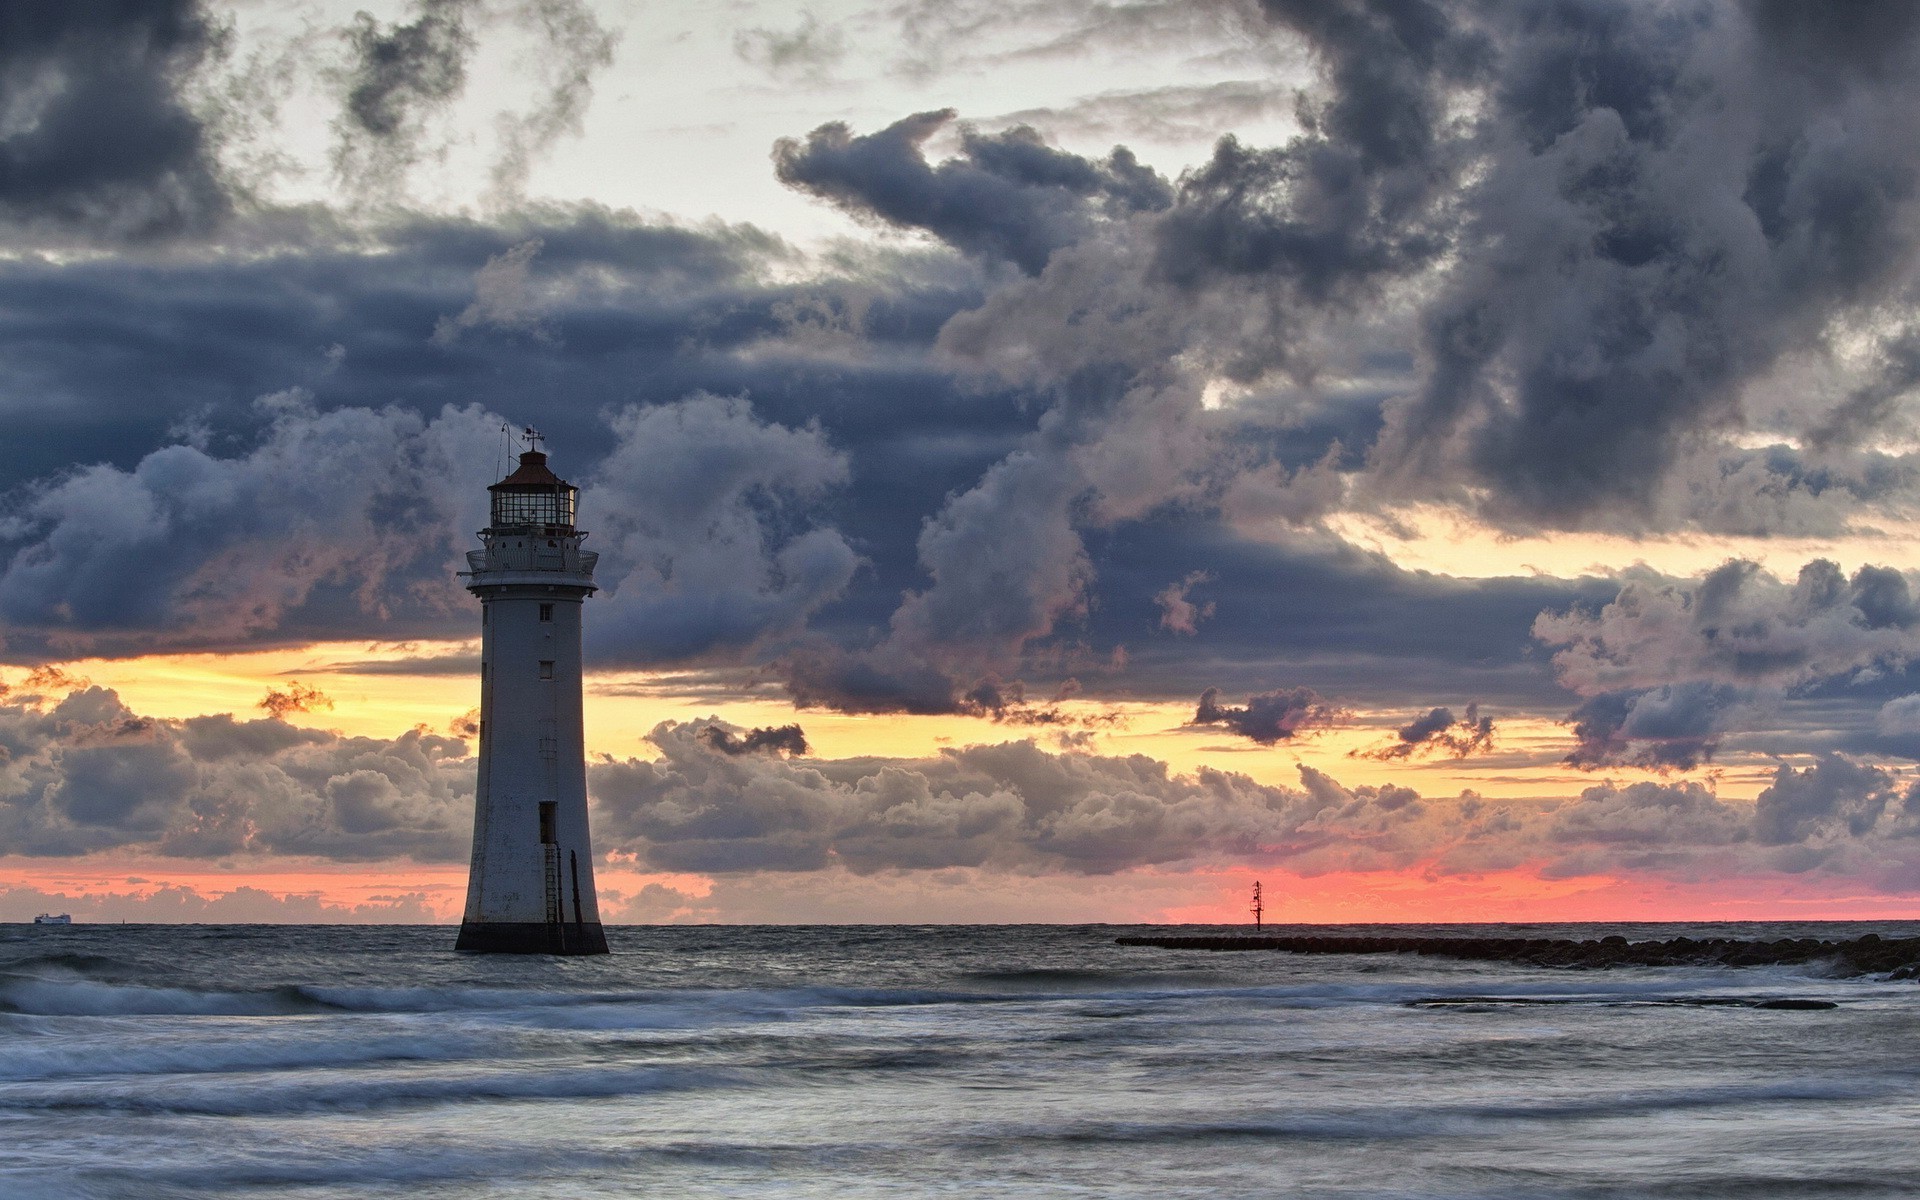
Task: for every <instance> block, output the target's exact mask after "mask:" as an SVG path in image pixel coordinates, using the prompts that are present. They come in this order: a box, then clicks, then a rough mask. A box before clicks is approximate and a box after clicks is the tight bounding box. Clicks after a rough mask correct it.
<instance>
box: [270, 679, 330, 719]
mask: <svg viewBox="0 0 1920 1200" xmlns="http://www.w3.org/2000/svg"><path fill="white" fill-rule="evenodd" d="M259 707H260V708H264V709H266V710H267V715H268V716H270V717H279V718H281V719H283V720H284V719H285V718H286V717H288V716H289V715H291V714H293V713H310V712H319V711H320V710H321V709H326V708H332V707H333V698H332V697H330V696H328V695H327V694H326V693H325V692H323V691H321V690H320V689H319V688H316V687H308V686H307V685H306V684H304V683H301V682H300V681H299V680H297V679H296V680H294V681H293V682H292V683H289V684H288V685H287V686H286V689H285V690H284V691H283V690H282V689H280V688H268V689H267V694H266V695H265V696H264V697H262V698H261V700H260V704H259Z"/></svg>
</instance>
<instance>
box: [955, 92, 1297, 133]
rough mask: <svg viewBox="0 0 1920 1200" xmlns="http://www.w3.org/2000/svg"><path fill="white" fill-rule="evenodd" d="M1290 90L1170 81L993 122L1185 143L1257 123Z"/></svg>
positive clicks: (1281, 105)
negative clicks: (1169, 83)
mask: <svg viewBox="0 0 1920 1200" xmlns="http://www.w3.org/2000/svg"><path fill="white" fill-rule="evenodd" d="M1293 101H1294V92H1293V90H1292V89H1290V88H1286V87H1283V86H1281V85H1279V84H1277V83H1273V82H1268V81H1265V80H1251V79H1248V80H1231V81H1228V82H1224V83H1209V84H1202V85H1197V86H1182V85H1172V86H1167V87H1157V88H1147V89H1145V90H1140V91H1111V92H1101V93H1099V94H1097V95H1093V96H1086V97H1082V98H1081V99H1078V100H1075V101H1073V102H1072V103H1071V104H1066V105H1062V106H1060V107H1057V108H1028V109H1021V110H1019V111H1018V112H1010V113H1006V114H1003V115H1001V116H999V117H996V118H994V120H993V121H992V122H991V123H992V124H996V125H1000V124H1005V125H1032V126H1036V127H1038V128H1042V129H1046V130H1048V131H1050V132H1053V133H1055V134H1063V133H1064V134H1078V135H1081V136H1085V137H1114V136H1119V135H1127V136H1132V137H1135V138H1139V139H1141V140H1144V141H1184V140H1187V139H1191V138H1198V137H1215V136H1218V134H1219V132H1220V130H1221V129H1222V128H1223V127H1226V128H1231V127H1232V126H1233V124H1234V123H1235V122H1238V121H1256V120H1263V119H1267V118H1270V117H1271V116H1273V115H1274V114H1275V113H1277V112H1283V111H1287V110H1289V109H1290V108H1291V106H1292V104H1293Z"/></svg>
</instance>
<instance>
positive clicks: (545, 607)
mask: <svg viewBox="0 0 1920 1200" xmlns="http://www.w3.org/2000/svg"><path fill="white" fill-rule="evenodd" d="M540 619H541V620H542V621H551V620H553V605H551V604H542V605H541V606H540Z"/></svg>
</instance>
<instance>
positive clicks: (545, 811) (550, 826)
mask: <svg viewBox="0 0 1920 1200" xmlns="http://www.w3.org/2000/svg"><path fill="white" fill-rule="evenodd" d="M559 809H560V802H559V801H558V800H542V801H541V802H540V844H541V845H543V846H554V845H558V844H559V842H560V834H559V831H558V830H557V829H555V828H554V826H555V825H557V824H558V823H559V822H558V821H557V820H556V817H557V816H558V815H559Z"/></svg>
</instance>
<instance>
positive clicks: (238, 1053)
mask: <svg viewBox="0 0 1920 1200" xmlns="http://www.w3.org/2000/svg"><path fill="white" fill-rule="evenodd" d="M504 1050H505V1048H504V1047H502V1046H500V1045H498V1044H497V1043H496V1042H493V1041H489V1040H488V1039H484V1038H481V1037H477V1036H475V1035H473V1034H472V1033H470V1032H449V1031H446V1030H431V1031H428V1030H420V1029H404V1030H403V1029H389V1030H386V1031H381V1030H366V1029H356V1030H351V1031H349V1030H345V1029H342V1028H340V1027H339V1026H338V1025H335V1024H332V1023H328V1024H326V1025H321V1026H315V1025H311V1024H307V1023H302V1024H301V1026H300V1027H299V1028H297V1029H292V1030H289V1029H286V1028H284V1027H276V1028H275V1029H274V1030H273V1031H272V1032H266V1031H253V1030H249V1031H246V1032H243V1033H238V1034H235V1035H232V1036H226V1037H213V1038H209V1037H206V1036H187V1035H182V1034H179V1033H173V1034H171V1035H168V1034H165V1033H162V1034H155V1033H150V1032H145V1031H142V1032H138V1033H133V1034H131V1035H128V1036H121V1037H114V1036H97V1037H93V1038H89V1039H86V1040H84V1041H80V1040H75V1039H71V1038H60V1039H46V1038H21V1039H13V1040H8V1041H5V1042H0V1080H17V1081H26V1080H35V1079H42V1080H44V1079H62V1078H74V1077H79V1076H108V1075H111V1076H128V1075H195V1074H207V1075H211V1074H219V1073H223V1072H249V1071H250V1072H261V1071H301V1070H312V1069H315V1068H321V1067H344V1066H355V1065H364V1064H370V1063H379V1062H453V1061H459V1060H463V1059H474V1058H480V1057H484V1056H488V1055H496V1054H500V1053H503V1052H504Z"/></svg>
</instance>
